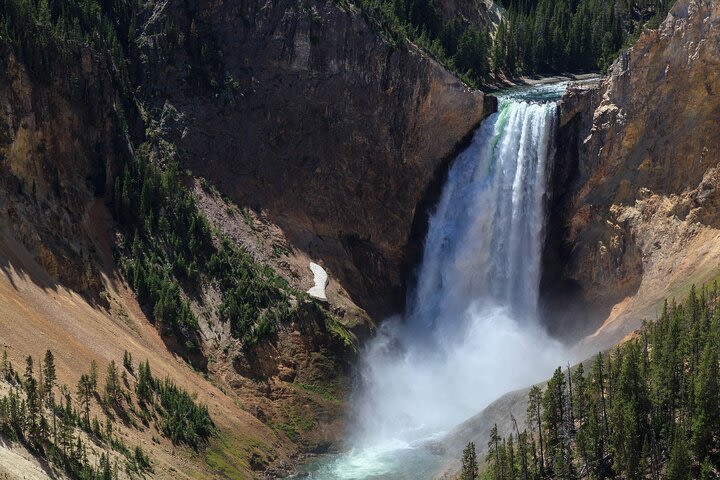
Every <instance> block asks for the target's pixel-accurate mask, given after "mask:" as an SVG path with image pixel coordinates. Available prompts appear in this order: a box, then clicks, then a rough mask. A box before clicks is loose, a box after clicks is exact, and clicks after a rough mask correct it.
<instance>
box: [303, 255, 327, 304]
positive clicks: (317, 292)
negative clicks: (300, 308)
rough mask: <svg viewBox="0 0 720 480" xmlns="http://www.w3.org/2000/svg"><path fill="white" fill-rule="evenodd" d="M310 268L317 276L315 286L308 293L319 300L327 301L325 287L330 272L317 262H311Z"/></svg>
mask: <svg viewBox="0 0 720 480" xmlns="http://www.w3.org/2000/svg"><path fill="white" fill-rule="evenodd" d="M310 270H311V271H312V272H313V275H314V277H315V286H314V287H312V288H311V289H310V290H308V291H307V293H308V295H310V296H311V297H313V298H317V299H318V300H325V301H327V297H326V296H325V287H326V286H327V284H328V274H327V272H326V271H325V269H324V268H323V267H321V266H320V265H318V264H317V263H315V262H310Z"/></svg>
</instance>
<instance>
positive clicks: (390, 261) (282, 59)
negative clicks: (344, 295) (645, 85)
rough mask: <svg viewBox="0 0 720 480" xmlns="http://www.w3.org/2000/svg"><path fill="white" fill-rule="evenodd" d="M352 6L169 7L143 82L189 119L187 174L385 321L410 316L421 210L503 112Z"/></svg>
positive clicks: (153, 17) (145, 36) (154, 30)
mask: <svg viewBox="0 0 720 480" xmlns="http://www.w3.org/2000/svg"><path fill="white" fill-rule="evenodd" d="M341 5H342V4H338V3H335V2H331V1H322V0H313V1H308V2H302V3H297V2H292V1H289V0H273V1H269V2H264V1H263V2H261V1H250V2H237V1H231V2H223V3H217V2H209V1H202V0H200V1H197V2H174V3H166V4H159V5H156V6H155V7H154V10H152V11H149V12H147V13H146V17H147V18H146V19H145V24H144V26H143V30H142V34H141V35H140V38H139V41H138V44H139V47H138V59H139V62H138V64H139V66H138V71H137V72H136V75H137V76H138V82H139V83H141V84H142V85H143V86H142V96H143V98H144V100H145V106H146V108H148V109H162V108H168V105H170V104H171V105H172V107H173V108H174V109H176V110H177V111H178V112H179V116H178V117H177V118H179V121H178V124H177V125H176V126H175V131H176V132H177V141H178V144H179V146H180V148H181V149H182V150H183V151H184V152H185V153H186V154H187V155H186V156H185V158H186V165H187V167H188V168H190V169H191V170H192V171H193V172H194V173H195V174H197V175H200V176H203V177H206V178H208V179H209V180H211V181H212V182H213V183H214V184H215V185H217V187H218V188H219V189H220V190H221V191H222V192H223V193H225V194H227V195H229V196H230V197H231V198H232V199H233V200H234V201H235V202H236V203H238V204H239V205H241V206H244V207H251V208H253V209H254V210H256V211H258V212H260V211H262V212H264V213H266V214H267V215H268V216H269V218H271V219H272V221H274V222H275V223H277V224H278V225H280V227H281V228H282V229H283V230H284V231H285V233H286V234H287V236H288V237H289V240H290V242H291V244H292V245H293V246H294V247H296V248H299V249H301V250H303V251H304V252H305V253H307V254H308V255H309V256H310V257H312V258H314V259H316V260H317V261H318V262H320V263H322V264H323V265H324V266H325V267H326V268H327V269H328V270H329V272H330V274H331V276H333V277H335V278H338V279H339V280H340V282H341V283H342V284H343V285H344V286H345V287H346V289H347V290H348V291H349V293H350V295H351V296H352V297H353V299H354V300H355V301H356V302H357V303H359V304H360V305H361V306H362V307H364V308H365V309H367V310H369V311H370V312H371V313H372V314H375V315H376V316H382V315H384V314H387V313H390V312H392V311H393V310H395V309H396V308H398V307H399V305H400V303H401V302H402V301H403V296H404V280H405V276H406V273H407V269H408V268H409V267H410V265H412V264H413V263H414V260H415V259H416V258H417V256H418V255H419V252H420V250H421V241H422V235H423V233H424V227H423V225H424V222H425V221H426V219H425V218H424V216H425V214H426V211H425V205H427V206H430V205H431V203H432V202H427V201H426V202H423V200H424V199H427V198H430V197H431V196H432V193H433V191H434V190H436V189H437V188H439V186H440V185H441V183H442V182H441V177H442V176H443V175H444V172H445V171H446V169H447V164H448V163H449V161H450V159H451V158H452V157H453V156H454V154H455V153H456V152H457V150H458V147H459V145H461V144H462V142H463V139H466V138H468V136H469V134H470V133H471V132H472V131H473V129H474V128H475V127H476V126H477V125H478V124H479V122H480V121H481V120H482V119H483V118H484V117H485V116H486V115H487V114H488V113H489V112H490V111H492V110H493V109H494V105H493V104H492V102H491V101H490V99H489V98H488V99H486V98H484V96H483V94H482V93H481V92H479V91H471V90H470V89H468V88H467V87H466V86H465V85H464V84H463V83H462V82H460V81H459V80H458V79H457V78H455V77H454V76H453V75H451V74H450V73H448V72H447V71H446V70H445V69H444V68H443V67H442V66H441V65H439V64H438V63H437V62H435V61H434V60H433V59H431V58H429V57H428V56H427V55H426V54H424V53H422V52H421V51H420V50H419V49H417V48H415V47H414V46H413V45H411V44H407V43H403V42H402V41H400V40H398V39H394V38H393V37H392V34H390V33H387V32H383V31H380V32H376V31H375V30H374V27H373V26H371V25H372V23H369V22H368V21H366V20H365V19H364V18H363V16H362V15H361V13H360V12H358V11H356V10H355V9H354V8H353V7H351V6H349V5H344V6H341ZM375 28H378V29H379V27H375ZM378 33H379V34H378ZM486 103H487V105H486ZM419 206H420V208H419Z"/></svg>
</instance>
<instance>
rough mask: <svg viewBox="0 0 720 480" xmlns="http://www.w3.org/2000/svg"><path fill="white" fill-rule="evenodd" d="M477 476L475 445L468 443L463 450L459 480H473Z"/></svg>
mask: <svg viewBox="0 0 720 480" xmlns="http://www.w3.org/2000/svg"><path fill="white" fill-rule="evenodd" d="M477 476H478V464H477V454H476V453H475V444H474V443H472V442H470V443H468V444H467V446H466V447H465V449H464V450H463V454H462V470H461V472H460V480H475V479H476V478H477Z"/></svg>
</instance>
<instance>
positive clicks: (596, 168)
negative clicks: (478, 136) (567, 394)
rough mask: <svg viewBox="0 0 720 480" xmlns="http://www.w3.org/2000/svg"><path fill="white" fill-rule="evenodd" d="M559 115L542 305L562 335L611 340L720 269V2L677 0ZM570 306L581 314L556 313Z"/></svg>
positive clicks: (574, 93) (571, 95)
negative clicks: (599, 332)
mask: <svg viewBox="0 0 720 480" xmlns="http://www.w3.org/2000/svg"><path fill="white" fill-rule="evenodd" d="M560 115H561V120H560V125H561V126H560V132H559V136H560V139H559V148H558V157H557V166H556V170H555V174H554V178H553V180H552V181H553V184H554V186H555V189H556V192H555V196H554V199H553V205H552V208H551V211H552V212H553V213H552V218H551V227H550V230H551V233H550V239H549V242H548V248H547V251H546V263H548V264H549V263H550V260H557V261H559V266H558V267H556V268H552V267H551V268H548V269H547V272H546V278H545V279H544V282H543V286H544V288H543V290H544V294H545V300H546V304H547V306H548V310H549V312H550V313H551V315H555V316H556V318H559V321H558V325H556V329H558V330H565V329H570V330H573V328H572V327H573V326H577V325H580V326H581V328H579V329H578V330H577V331H576V332H574V333H575V334H586V333H589V332H592V331H593V330H594V329H595V328H597V327H598V326H599V325H600V324H601V323H602V322H603V321H604V320H606V319H608V317H609V319H610V320H608V321H612V322H611V323H614V324H615V326H614V327H612V328H611V329H609V330H612V332H611V333H608V334H607V341H608V342H610V341H611V339H612V340H617V339H619V338H621V337H622V335H624V334H626V333H627V332H628V331H629V330H632V328H634V326H636V325H637V322H638V321H639V320H640V319H641V318H642V317H643V316H646V317H651V318H652V316H653V312H652V309H651V308H649V305H650V304H652V303H653V302H657V301H660V300H661V299H662V298H663V297H664V296H669V295H673V294H674V292H675V290H673V288H675V287H677V285H679V284H680V283H681V282H687V279H688V278H690V279H692V280H693V281H696V282H702V281H704V280H706V279H708V278H711V277H712V275H713V271H716V270H717V268H718V265H719V264H716V265H715V268H714V269H713V268H712V259H713V258H715V257H714V255H715V253H716V247H717V245H716V243H715V242H716V241H717V239H716V236H715V235H714V233H713V232H717V230H718V229H719V228H720V223H719V222H718V214H717V212H718V210H717V206H718V199H719V198H720V192H719V191H718V185H720V184H719V183H718V181H717V180H718V165H719V164H720V120H719V119H720V4H719V3H718V2H716V1H713V0H680V1H678V2H677V3H676V5H675V6H674V7H673V8H672V10H671V11H670V14H669V15H668V17H667V19H666V20H665V21H664V22H663V23H662V24H661V25H660V27H659V28H658V29H657V30H646V31H645V32H643V34H642V35H641V36H640V38H639V40H638V41H637V43H636V44H635V45H634V46H633V47H632V48H630V49H628V50H627V51H625V52H624V53H623V54H622V55H621V56H620V58H619V59H618V60H617V61H616V62H615V63H614V64H613V65H612V67H611V69H610V71H609V73H608V76H607V77H606V78H605V79H604V81H603V82H602V83H601V84H600V85H599V86H597V87H596V88H579V89H578V88H575V89H570V90H569V91H568V92H567V94H566V95H565V97H564V99H563V101H562V104H561V114H560ZM700 239H702V240H700ZM683 276H685V280H682V277H683ZM558 299H562V301H558ZM628 299H631V300H628ZM566 300H575V301H578V302H579V303H578V305H580V308H578V309H576V310H575V311H571V312H569V311H562V308H556V307H558V306H559V305H560V304H561V303H566ZM641 304H642V305H644V306H641ZM630 312H632V315H630ZM631 317H632V318H633V319H634V320H632V321H619V319H620V318H625V319H626V320H627V319H629V318H631ZM621 325H622V326H621ZM604 330H605V331H606V332H608V331H609V330H608V325H607V322H606V325H605V327H604Z"/></svg>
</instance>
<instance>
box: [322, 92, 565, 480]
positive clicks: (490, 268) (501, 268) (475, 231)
mask: <svg viewBox="0 0 720 480" xmlns="http://www.w3.org/2000/svg"><path fill="white" fill-rule="evenodd" d="M564 88H565V85H564V84H560V85H553V86H549V87H541V88H535V89H530V90H527V89H526V90H523V91H520V92H514V93H512V94H508V95H505V96H502V97H500V102H499V104H500V105H499V111H498V112H497V113H495V114H493V115H491V116H490V117H488V118H487V119H486V120H485V121H484V122H483V123H482V125H481V126H480V128H478V130H477V131H476V133H475V135H474V138H473V140H472V143H471V145H470V146H469V147H468V148H467V149H466V150H465V151H464V152H463V153H462V154H461V155H459V156H458V158H457V159H455V161H454V162H453V164H452V166H451V169H450V172H449V173H448V178H447V182H446V184H445V186H444V189H443V192H442V194H441V198H440V200H439V202H438V204H437V206H436V208H435V210H434V212H433V213H432V215H431V217H430V221H429V227H428V233H427V237H426V240H425V245H424V253H423V258H422V262H421V265H420V267H419V271H418V277H417V285H416V287H415V288H414V289H413V290H412V291H411V292H410V293H409V295H408V302H407V304H408V306H407V311H406V313H405V315H403V316H402V317H398V318H394V319H389V320H386V321H385V322H383V324H382V327H381V328H380V331H379V333H378V335H377V337H376V338H375V339H373V341H372V342H371V343H370V344H369V345H368V347H367V348H366V349H365V351H364V352H363V357H362V358H363V359H362V363H361V365H360V368H361V370H362V380H363V382H362V387H361V388H360V389H359V391H358V393H357V395H356V396H355V398H354V399H353V406H354V413H355V418H354V419H353V422H352V432H351V433H352V437H351V441H352V444H353V445H354V448H353V450H352V451H351V452H350V453H348V454H346V455H343V456H342V457H341V458H339V459H336V460H335V461H333V462H332V463H331V465H329V466H328V465H326V466H325V467H324V468H323V469H321V470H318V474H317V475H314V476H313V478H328V479H335V478H345V479H363V478H395V479H405V478H408V479H409V478H418V479H422V478H428V477H430V476H431V474H430V473H429V472H430V470H429V469H430V468H431V467H430V466H428V457H429V455H428V454H427V452H425V453H423V454H421V455H412V454H408V452H412V451H414V450H415V449H416V447H417V446H419V445H422V444H423V443H424V442H426V441H427V440H429V439H433V438H438V437H440V436H442V435H443V434H444V433H446V432H447V431H448V430H449V429H451V428H452V427H454V426H456V425H458V424H459V423H460V422H462V421H463V420H465V419H467V418H469V417H470V416H472V415H474V414H475V413H477V412H478V411H479V410H480V409H482V408H483V407H484V406H486V405H487V404H488V403H490V402H491V401H493V400H494V399H496V398H497V397H499V396H500V395H502V394H504V393H506V392H508V391H511V390H513V389H517V388H521V387H525V386H528V385H529V384H531V383H533V382H536V381H539V380H541V379H542V378H543V376H544V375H546V374H547V372H548V371H550V370H551V367H553V366H555V365H557V362H558V361H559V359H560V358H562V355H561V353H562V349H561V347H560V345H559V344H558V343H557V342H555V341H553V340H552V339H550V338H548V336H547V335H546V334H545V332H544V330H543V329H542V327H541V326H540V325H539V322H538V313H537V310H538V290H539V283H540V275H541V255H542V248H543V241H544V227H545V204H546V203H547V202H546V186H547V176H548V170H549V169H548V166H549V162H550V159H551V158H552V155H553V140H554V137H555V128H556V121H557V105H556V102H555V100H556V99H557V98H559V96H560V95H561V93H562V92H563V91H564ZM456 453H457V454H458V455H459V453H460V452H456ZM408 455H409V456H408Z"/></svg>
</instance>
